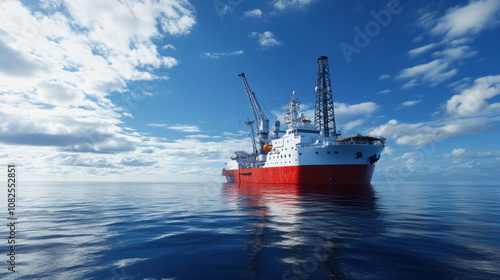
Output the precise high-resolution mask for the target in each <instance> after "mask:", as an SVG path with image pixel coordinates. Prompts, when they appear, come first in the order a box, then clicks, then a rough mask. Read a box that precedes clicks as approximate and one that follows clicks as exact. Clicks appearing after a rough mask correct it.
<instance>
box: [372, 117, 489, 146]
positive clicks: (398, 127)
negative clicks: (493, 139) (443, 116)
mask: <svg viewBox="0 0 500 280" xmlns="http://www.w3.org/2000/svg"><path fill="white" fill-rule="evenodd" d="M489 123H491V120H488V119H485V118H470V119H452V120H443V121H441V122H430V123H425V122H420V123H413V124H412V123H400V122H399V121H397V120H395V119H392V120H390V121H388V122H387V123H386V124H383V125H380V126H378V127H377V128H375V129H372V130H371V131H369V134H370V135H379V136H383V137H386V138H388V139H392V140H395V141H396V143H397V144H400V145H413V146H422V145H426V144H430V143H434V142H437V141H441V140H444V139H446V138H452V137H458V136H464V135H474V134H479V133H483V132H486V131H489V130H492V129H494V127H493V126H492V125H490V124H489Z"/></svg>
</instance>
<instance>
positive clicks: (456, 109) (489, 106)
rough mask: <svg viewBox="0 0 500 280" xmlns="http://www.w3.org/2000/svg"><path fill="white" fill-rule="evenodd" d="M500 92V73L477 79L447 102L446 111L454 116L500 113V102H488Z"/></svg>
mask: <svg viewBox="0 0 500 280" xmlns="http://www.w3.org/2000/svg"><path fill="white" fill-rule="evenodd" d="M499 94H500V75H497V76H487V77H482V78H478V79H476V80H475V82H474V85H473V86H472V87H470V88H466V89H463V90H462V92H461V93H460V94H457V95H454V96H453V97H451V98H450V99H449V100H448V102H447V103H446V111H447V113H448V114H450V115H452V116H458V117H471V116H478V115H488V114H492V113H494V114H498V113H500V102H495V103H488V100H489V99H492V98H494V97H495V96H497V95H499Z"/></svg>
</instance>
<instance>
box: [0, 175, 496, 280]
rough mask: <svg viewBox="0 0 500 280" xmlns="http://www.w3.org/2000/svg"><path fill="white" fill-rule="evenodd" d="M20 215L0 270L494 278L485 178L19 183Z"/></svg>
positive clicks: (492, 208) (1, 274)
mask: <svg viewBox="0 0 500 280" xmlns="http://www.w3.org/2000/svg"><path fill="white" fill-rule="evenodd" d="M5 208H7V207H6V206H5ZM17 215H18V222H17V223H18V224H17V227H16V261H17V262H16V272H15V273H11V272H8V270H7V268H8V264H7V263H6V260H7V256H6V254H7V253H8V252H7V250H8V247H7V238H6V237H7V236H8V232H7V230H6V229H5V226H4V230H3V231H2V232H3V234H2V235H3V236H4V237H5V238H4V242H2V243H4V244H3V246H2V247H1V248H4V249H3V250H4V252H2V255H3V259H4V260H3V261H2V262H1V263H3V265H0V267H1V270H0V278H1V279H51V280H52V279H149V280H152V279H157V280H160V279H169V280H173V279H175V280H184V279H287V280H292V279H294V280H302V279H419V280H421V279H442V280H444V279H449V280H459V279H500V185H493V184H490V185H489V184H466V183H461V184H452V183H449V184H433V183H407V184H389V183H383V182H382V183H374V184H372V185H366V186H311V185H279V184H276V185H258V184H242V185H238V184H225V183H215V182H212V183H206V184H200V183H196V184H194V183H193V184H183V183H131V182H127V183H111V182H102V183H101V182H36V183H35V182H25V183H20V184H19V186H18V205H17ZM6 217H7V216H6V215H5V218H6ZM5 221H6V220H5Z"/></svg>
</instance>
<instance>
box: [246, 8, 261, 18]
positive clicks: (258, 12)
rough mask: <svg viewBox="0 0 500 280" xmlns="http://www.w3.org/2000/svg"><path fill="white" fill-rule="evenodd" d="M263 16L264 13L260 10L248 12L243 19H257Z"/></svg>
mask: <svg viewBox="0 0 500 280" xmlns="http://www.w3.org/2000/svg"><path fill="white" fill-rule="evenodd" d="M261 16H262V11H261V10H260V9H255V10H251V11H246V12H245V14H244V15H243V17H255V18H259V17H261Z"/></svg>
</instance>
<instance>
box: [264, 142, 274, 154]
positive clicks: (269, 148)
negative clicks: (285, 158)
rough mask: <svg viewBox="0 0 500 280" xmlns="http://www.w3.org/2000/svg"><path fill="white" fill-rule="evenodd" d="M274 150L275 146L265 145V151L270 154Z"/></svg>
mask: <svg viewBox="0 0 500 280" xmlns="http://www.w3.org/2000/svg"><path fill="white" fill-rule="evenodd" d="M272 149H273V146H271V145H267V144H266V145H264V151H266V152H269V151H270V150H272Z"/></svg>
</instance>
